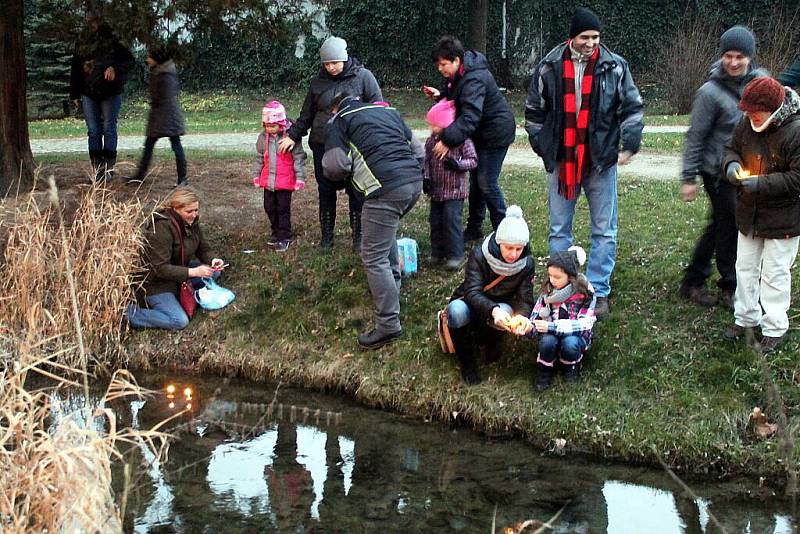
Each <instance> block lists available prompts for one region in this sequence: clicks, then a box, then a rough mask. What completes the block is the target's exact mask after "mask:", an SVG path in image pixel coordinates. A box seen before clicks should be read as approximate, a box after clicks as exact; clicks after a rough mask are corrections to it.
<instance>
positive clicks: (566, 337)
mask: <svg viewBox="0 0 800 534" xmlns="http://www.w3.org/2000/svg"><path fill="white" fill-rule="evenodd" d="M585 262H586V252H585V251H584V250H583V249H582V248H581V247H570V248H569V249H567V250H565V251H562V252H556V253H554V254H553V255H552V256H550V257H549V258H548V259H547V279H546V280H545V282H544V284H543V285H542V294H541V296H540V297H539V299H538V300H537V301H536V305H535V306H534V307H533V314H532V315H531V326H530V327H529V328H530V330H529V332H530V333H529V335H531V336H536V335H538V336H539V357H538V358H537V359H536V363H537V367H538V368H539V373H538V375H537V376H536V391H544V390H546V389H547V388H549V387H550V384H551V383H552V382H553V372H554V370H555V365H556V359H558V363H559V364H561V367H562V369H563V371H564V382H567V383H571V382H575V381H576V380H578V376H579V374H580V365H581V360H582V359H583V354H584V353H585V352H586V351H587V350H588V349H589V347H590V346H591V344H592V327H593V326H594V323H595V321H596V318H595V316H594V304H595V295H594V290H593V289H592V285H591V284H590V283H589V280H587V279H586V276H584V275H583V274H581V273H579V272H578V267H579V266H581V265H583V264H584V263H585Z"/></svg>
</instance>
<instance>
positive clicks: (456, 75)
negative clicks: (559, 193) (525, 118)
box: [423, 36, 516, 242]
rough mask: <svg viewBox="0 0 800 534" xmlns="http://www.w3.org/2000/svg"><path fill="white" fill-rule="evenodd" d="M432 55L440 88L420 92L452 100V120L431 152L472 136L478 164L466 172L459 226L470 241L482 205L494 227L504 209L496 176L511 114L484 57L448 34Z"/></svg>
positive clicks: (477, 233)
mask: <svg viewBox="0 0 800 534" xmlns="http://www.w3.org/2000/svg"><path fill="white" fill-rule="evenodd" d="M431 56H432V58H433V62H434V64H435V65H436V68H437V69H438V70H439V73H440V74H441V75H442V77H443V78H444V82H443V85H442V87H441V89H436V88H434V87H427V86H426V87H424V88H423V90H424V91H425V94H427V95H428V96H430V97H431V98H433V99H435V100H440V99H442V98H446V99H448V100H452V101H453V102H455V105H456V120H455V122H453V124H451V125H450V126H448V127H447V128H445V129H444V131H443V132H442V135H441V136H440V139H439V141H438V142H437V143H436V145H435V146H434V149H433V153H434V156H435V157H436V158H438V159H441V160H444V159H445V158H447V154H448V151H449V150H450V149H451V148H456V147H459V146H461V145H462V144H463V143H464V141H466V140H467V139H472V142H473V144H474V145H475V150H476V152H477V154H478V166H477V167H476V168H475V169H473V170H471V171H470V174H469V176H470V183H469V215H468V217H467V226H466V228H465V229H464V241H467V242H468V241H474V240H476V239H480V238H482V237H483V219H484V217H485V216H486V208H487V207H488V208H489V218H490V220H491V222H492V229H493V230H496V229H497V225H498V224H500V221H502V220H503V217H505V214H506V201H505V198H504V197H503V191H501V190H500V185H499V184H498V179H499V177H500V169H501V168H502V166H503V160H504V159H505V157H506V152H508V147H509V146H510V145H511V143H513V142H514V138H515V136H516V124H515V123H514V114H513V113H512V111H511V106H509V105H508V102H507V101H506V98H505V97H504V96H503V95H502V94H501V93H500V89H499V88H498V87H497V82H495V79H494V76H492V73H491V71H490V70H489V62H488V61H487V60H486V56H484V55H483V54H481V53H480V52H476V51H474V50H466V51H465V50H464V47H463V45H462V44H461V42H460V41H459V40H458V39H456V38H455V37H452V36H444V37H442V38H441V39H439V41H437V42H436V44H435V45H434V46H433V51H432V53H431Z"/></svg>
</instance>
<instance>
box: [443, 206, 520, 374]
mask: <svg viewBox="0 0 800 534" xmlns="http://www.w3.org/2000/svg"><path fill="white" fill-rule="evenodd" d="M529 239H530V234H529V232H528V225H527V224H526V223H525V220H524V219H523V218H522V209H520V207H519V206H510V207H509V208H508V209H507V210H506V216H505V218H504V219H503V220H502V221H501V222H500V224H499V225H498V226H497V231H496V232H494V233H492V234H490V235H489V236H488V237H486V238H485V239H484V240H483V243H482V244H480V245H479V246H477V247H475V248H474V249H473V250H472V252H471V253H470V256H469V261H468V262H467V267H466V272H465V275H464V282H463V283H462V284H461V285H459V286H458V287H457V288H456V290H455V292H454V293H453V296H452V298H451V300H450V303H449V304H448V305H447V323H448V326H449V328H450V335H451V337H452V340H453V345H454V346H455V349H456V355H457V356H458V360H459V363H460V365H461V376H462V377H463V378H464V381H466V382H467V383H468V384H477V383H478V382H480V381H481V378H480V375H479V374H478V366H477V363H476V358H475V345H476V344H477V345H478V346H479V347H482V349H483V352H484V358H485V359H486V360H487V361H488V362H490V363H491V362H493V361H496V360H497V359H499V357H500V355H501V352H500V341H501V337H500V336H501V335H502V333H503V332H509V333H512V334H515V335H523V334H525V333H526V332H528V331H529V330H530V322H529V321H528V319H527V318H528V316H529V315H530V314H531V310H532V309H533V288H532V284H533V271H534V266H535V262H534V260H533V257H532V256H531V253H530V249H529V248H528V240H529ZM473 336H475V337H474V339H473Z"/></svg>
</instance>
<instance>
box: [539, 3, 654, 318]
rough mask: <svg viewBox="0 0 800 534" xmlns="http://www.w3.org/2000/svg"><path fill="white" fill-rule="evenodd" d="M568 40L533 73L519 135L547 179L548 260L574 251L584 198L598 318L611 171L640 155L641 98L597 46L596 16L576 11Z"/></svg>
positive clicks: (608, 260)
mask: <svg viewBox="0 0 800 534" xmlns="http://www.w3.org/2000/svg"><path fill="white" fill-rule="evenodd" d="M569 35H570V39H569V40H567V42H566V43H564V44H561V45H559V46H557V47H555V48H554V49H553V50H552V51H550V52H549V53H548V54H547V55H546V56H545V57H544V58H542V60H541V61H540V62H539V65H537V67H536V69H535V70H534V72H533V77H532V78H531V83H530V86H529V88H528V100H527V102H526V103H525V129H526V130H527V131H528V137H529V140H530V143H531V147H532V148H533V151H534V152H536V154H538V155H539V157H541V158H542V161H543V162H544V166H545V169H546V170H547V172H548V174H549V179H548V180H549V195H548V201H549V206H550V238H549V245H550V254H553V253H555V252H559V251H562V250H567V249H568V248H569V247H570V246H572V244H573V235H572V220H573V217H574V215H575V203H576V201H577V198H578V195H579V194H580V191H581V189H583V191H584V193H585V194H586V199H587V200H588V202H589V215H590V217H591V223H592V248H591V252H590V254H589V263H588V266H587V271H586V276H587V278H589V281H590V282H591V284H592V286H593V287H594V289H595V291H596V295H597V305H596V307H595V314H596V316H597V318H598V319H602V318H603V317H605V316H606V315H608V295H609V294H610V293H611V284H610V281H611V274H612V272H613V271H614V264H615V262H616V256H617V165H618V164H619V165H624V164H625V163H627V162H628V160H630V158H631V156H632V155H633V154H635V153H636V152H637V151H638V150H639V145H640V143H641V138H642V129H643V128H644V123H643V122H642V117H643V116H642V98H641V96H639V90H638V89H637V88H636V85H634V83H633V77H632V76H631V73H630V70H629V69H628V63H627V62H626V61H625V60H624V59H623V58H622V57H620V56H618V55H616V54H614V53H612V52H611V51H610V50H609V49H608V48H606V47H605V46H604V45H601V44H600V21H599V19H598V18H597V15H595V14H594V13H593V12H592V11H590V10H588V9H585V8H581V9H578V11H577V12H576V13H575V15H574V16H573V18H572V24H571V26H570V33H569ZM620 140H621V142H622V152H621V153H620V152H619V145H620Z"/></svg>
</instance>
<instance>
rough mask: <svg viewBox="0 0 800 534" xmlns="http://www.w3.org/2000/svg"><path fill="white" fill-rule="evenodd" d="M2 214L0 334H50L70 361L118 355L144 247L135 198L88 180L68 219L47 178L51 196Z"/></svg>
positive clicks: (28, 337)
mask: <svg viewBox="0 0 800 534" xmlns="http://www.w3.org/2000/svg"><path fill="white" fill-rule="evenodd" d="M8 218H9V219H10V220H8V221H7V223H6V224H7V226H8V239H7V243H6V247H5V251H4V256H3V263H4V265H3V276H2V277H0V333H3V334H5V335H6V336H14V337H16V336H21V337H23V338H24V340H25V341H26V342H27V343H28V345H34V344H36V343H38V342H39V341H40V340H44V339H48V340H50V346H49V347H48V349H49V350H53V351H56V352H59V354H60V355H61V356H60V358H59V361H60V362H61V363H63V364H65V365H67V366H68V367H69V368H79V369H83V368H87V367H94V366H97V365H100V366H102V365H103V364H104V363H106V362H107V361H109V360H110V359H113V358H114V357H121V354H122V353H121V352H120V351H119V350H118V347H119V341H120V337H121V329H120V324H121V320H122V316H123V312H124V310H125V306H126V305H127V303H128V302H130V301H131V300H132V299H133V293H132V292H133V286H134V284H133V282H134V280H133V277H134V275H135V273H136V271H137V269H138V267H139V262H140V257H141V250H142V247H143V240H142V234H141V232H140V230H139V222H140V221H141V220H142V208H141V205H140V203H139V201H138V200H137V199H136V198H132V199H130V200H127V201H118V200H115V199H113V198H112V197H111V195H110V194H109V192H108V191H107V190H105V189H103V188H102V187H97V186H89V187H88V188H87V189H85V190H84V191H82V192H81V193H80V194H79V198H78V199H77V206H76V208H75V212H74V216H71V218H70V221H69V223H67V222H65V217H64V215H63V213H62V208H61V204H60V200H59V195H58V191H57V189H56V186H55V182H54V180H53V178H52V177H50V194H49V202H47V203H43V202H42V201H41V199H40V198H37V197H36V196H35V195H30V196H29V197H28V198H27V199H26V200H23V201H22V202H18V204H17V207H16V209H15V211H14V213H13V214H11V215H9V216H8ZM74 346H77V347H78V349H79V350H77V351H74V350H69V351H62V350H61V349H63V348H65V347H74ZM123 363H124V362H123Z"/></svg>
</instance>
